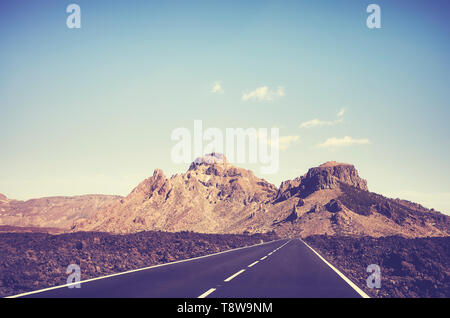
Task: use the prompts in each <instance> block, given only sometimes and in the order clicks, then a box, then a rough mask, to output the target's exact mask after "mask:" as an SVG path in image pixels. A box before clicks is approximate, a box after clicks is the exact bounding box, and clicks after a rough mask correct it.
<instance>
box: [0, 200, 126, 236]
mask: <svg viewBox="0 0 450 318" xmlns="http://www.w3.org/2000/svg"><path fill="white" fill-rule="evenodd" d="M120 198H121V197H120V196H115V195H81V196H74V197H48V198H39V199H32V200H28V201H18V200H11V199H8V198H7V197H6V196H5V195H0V225H8V226H14V227H16V229H15V231H19V230H20V229H19V228H20V227H22V228H23V227H25V228H27V227H28V228H36V229H35V230H34V231H37V230H38V229H37V228H52V231H58V229H59V230H64V229H66V230H68V229H70V227H71V226H72V225H73V223H74V221H76V220H81V219H85V218H91V217H92V216H93V215H94V214H95V213H96V212H97V211H98V209H100V208H103V207H105V206H107V205H109V204H111V203H112V202H114V201H116V200H120Z"/></svg>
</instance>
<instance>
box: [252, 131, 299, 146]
mask: <svg viewBox="0 0 450 318" xmlns="http://www.w3.org/2000/svg"><path fill="white" fill-rule="evenodd" d="M256 137H257V138H260V141H263V142H264V141H265V142H266V143H267V144H268V145H269V146H276V144H277V143H275V142H274V140H272V139H270V138H267V133H260V132H258V133H257V136H256ZM299 140H300V136H298V135H286V136H279V137H278V149H280V150H287V149H288V148H290V147H291V146H293V145H294V144H296V143H297V142H298V141H299Z"/></svg>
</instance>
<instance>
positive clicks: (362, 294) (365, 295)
mask: <svg viewBox="0 0 450 318" xmlns="http://www.w3.org/2000/svg"><path fill="white" fill-rule="evenodd" d="M300 241H302V242H303V244H305V245H306V246H307V247H309V248H310V249H311V251H313V252H314V253H315V254H316V255H317V256H318V257H319V258H320V259H321V260H322V261H324V262H325V264H327V265H328V266H330V267H331V269H332V270H334V271H335V272H336V273H337V274H338V275H339V276H340V277H341V278H342V279H343V280H345V282H346V283H347V284H349V285H350V287H352V288H353V289H354V290H355V291H356V292H357V293H358V294H359V295H360V296H361V297H362V298H370V297H369V295H367V294H366V293H365V292H364V291H363V290H362V289H361V288H359V287H358V286H356V285H355V284H354V283H353V282H352V281H351V280H350V279H348V278H347V277H346V276H345V275H344V274H342V273H341V272H340V271H339V270H338V269H337V268H336V267H334V266H333V265H331V264H330V263H328V262H327V260H326V259H325V258H323V257H322V256H321V255H320V254H319V253H317V252H316V251H315V250H314V249H313V248H312V247H311V246H309V245H308V244H306V242H305V241H303V240H302V239H300Z"/></svg>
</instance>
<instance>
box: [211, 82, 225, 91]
mask: <svg viewBox="0 0 450 318" xmlns="http://www.w3.org/2000/svg"><path fill="white" fill-rule="evenodd" d="M211 93H213V94H223V93H224V90H223V88H222V83H221V82H219V81H216V82H214V84H213V86H212V88H211Z"/></svg>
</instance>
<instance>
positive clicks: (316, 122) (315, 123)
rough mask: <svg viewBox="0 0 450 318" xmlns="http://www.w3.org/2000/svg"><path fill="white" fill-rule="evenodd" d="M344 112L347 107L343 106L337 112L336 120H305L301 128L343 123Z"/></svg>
mask: <svg viewBox="0 0 450 318" xmlns="http://www.w3.org/2000/svg"><path fill="white" fill-rule="evenodd" d="M344 113H345V109H344V108H342V109H341V110H340V111H339V112H338V113H337V119H335V120H320V119H313V120H309V121H305V122H303V123H301V124H300V128H313V127H322V126H333V125H336V124H339V123H341V122H342V121H343V120H344V118H343V116H344Z"/></svg>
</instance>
